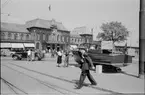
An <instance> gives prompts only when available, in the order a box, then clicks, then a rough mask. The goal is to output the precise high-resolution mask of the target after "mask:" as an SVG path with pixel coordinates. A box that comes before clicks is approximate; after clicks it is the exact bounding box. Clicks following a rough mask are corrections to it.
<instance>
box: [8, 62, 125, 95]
mask: <svg viewBox="0 0 145 95" xmlns="http://www.w3.org/2000/svg"><path fill="white" fill-rule="evenodd" d="M7 64H10V65H12V66H16V67H19V68H22V69H24V70H27V71H30V72H34V73H37V74H40V75H44V76H48V77H51V78H53V79H58V80H61V81H64V82H68V83H72V84H75V83H76V82H74V81H70V80H67V79H64V78H60V77H56V76H53V75H49V74H45V73H42V72H38V71H35V70H31V69H28V68H25V67H22V66H20V65H16V64H14V63H7ZM84 86H86V87H90V88H93V89H96V90H100V91H104V92H109V93H111V94H112V95H125V94H123V93H119V92H115V91H112V90H109V89H104V88H100V87H95V86H91V85H88V84H84ZM75 95H76V94H75Z"/></svg>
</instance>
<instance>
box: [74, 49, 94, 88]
mask: <svg viewBox="0 0 145 95" xmlns="http://www.w3.org/2000/svg"><path fill="white" fill-rule="evenodd" d="M78 53H79V55H80V60H79V61H78V60H77V62H78V63H79V64H80V69H81V70H82V72H81V75H80V80H79V83H78V84H77V85H76V89H80V88H82V86H83V82H84V80H85V78H86V76H87V77H88V79H89V81H90V82H91V84H92V85H97V83H96V81H95V80H94V78H93V76H92V75H91V74H90V70H94V71H95V67H94V65H93V62H92V60H91V58H90V57H89V56H88V54H87V53H86V51H85V50H80V51H78Z"/></svg>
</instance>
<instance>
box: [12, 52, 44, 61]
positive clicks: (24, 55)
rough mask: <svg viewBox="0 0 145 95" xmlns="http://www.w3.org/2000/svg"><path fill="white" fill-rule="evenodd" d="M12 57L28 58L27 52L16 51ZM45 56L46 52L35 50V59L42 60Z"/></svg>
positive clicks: (18, 58)
mask: <svg viewBox="0 0 145 95" xmlns="http://www.w3.org/2000/svg"><path fill="white" fill-rule="evenodd" d="M12 58H13V59H15V60H22V59H27V52H15V53H14V54H12ZM43 58H44V54H43V53H41V52H35V60H38V61H39V60H41V59H43Z"/></svg>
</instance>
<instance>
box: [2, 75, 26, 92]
mask: <svg viewBox="0 0 145 95" xmlns="http://www.w3.org/2000/svg"><path fill="white" fill-rule="evenodd" d="M0 79H1V80H2V81H3V82H4V83H5V84H6V85H8V87H9V88H10V89H11V90H12V91H13V92H14V93H15V94H17V95H19V93H17V92H16V91H15V90H14V88H15V89H17V90H19V91H21V92H22V93H24V94H25V95H28V93H27V92H26V91H24V90H22V89H20V88H19V87H18V86H16V85H14V84H12V83H10V82H9V81H7V80H6V79H4V78H2V77H0Z"/></svg>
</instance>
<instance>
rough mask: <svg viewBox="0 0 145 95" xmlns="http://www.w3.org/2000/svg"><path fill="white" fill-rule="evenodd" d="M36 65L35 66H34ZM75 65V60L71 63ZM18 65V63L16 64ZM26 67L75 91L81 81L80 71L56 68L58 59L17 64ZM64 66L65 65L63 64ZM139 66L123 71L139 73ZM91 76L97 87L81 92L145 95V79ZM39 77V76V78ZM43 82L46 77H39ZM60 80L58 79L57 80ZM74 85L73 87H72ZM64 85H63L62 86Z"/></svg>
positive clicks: (125, 68) (84, 88)
mask: <svg viewBox="0 0 145 95" xmlns="http://www.w3.org/2000/svg"><path fill="white" fill-rule="evenodd" d="M33 63H35V64H33ZM70 63H73V64H75V62H74V61H73V58H71V62H70ZM16 64H17V63H16ZM17 65H21V66H23V67H26V68H28V69H31V70H35V71H37V72H41V73H44V74H48V75H52V76H55V78H56V80H59V81H55V83H56V84H57V85H60V86H67V88H68V89H71V90H74V83H75V81H77V80H78V79H79V76H80V73H81V71H80V69H79V68H76V67H73V66H69V67H68V68H64V67H56V58H47V57H46V58H45V59H44V61H35V62H32V64H17ZM61 65H62V66H63V64H61ZM137 65H138V64H135V63H134V64H131V65H129V66H126V67H122V70H123V71H124V72H126V73H128V74H130V75H131V74H136V73H137ZM91 74H92V75H93V77H94V78H95V80H96V81H97V83H98V84H97V86H94V87H90V86H88V87H86V86H85V87H83V88H82V89H80V90H79V91H80V92H82V93H83V92H84V93H87V92H89V91H90V92H98V93H124V94H127V93H136V94H137V93H144V79H140V78H136V77H134V76H130V75H127V74H122V73H108V74H106V73H100V74H99V73H97V72H96V73H95V72H92V71H91ZM38 77H39V76H38ZM39 78H40V79H41V80H43V81H47V79H46V78H45V77H39ZM57 78H58V79H57ZM72 83H73V85H72ZM85 83H86V84H90V82H89V81H88V79H87V78H86V80H85ZM62 84H63V85H62Z"/></svg>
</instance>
